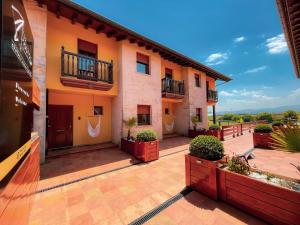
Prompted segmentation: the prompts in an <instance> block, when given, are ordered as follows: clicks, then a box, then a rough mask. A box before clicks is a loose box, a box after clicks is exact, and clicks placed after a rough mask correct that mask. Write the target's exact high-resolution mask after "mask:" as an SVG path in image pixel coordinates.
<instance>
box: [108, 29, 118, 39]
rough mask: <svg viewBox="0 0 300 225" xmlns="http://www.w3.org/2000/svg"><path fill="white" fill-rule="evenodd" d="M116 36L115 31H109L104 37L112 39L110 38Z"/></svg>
mask: <svg viewBox="0 0 300 225" xmlns="http://www.w3.org/2000/svg"><path fill="white" fill-rule="evenodd" d="M116 34H117V31H115V30H110V31H108V32H107V33H106V36H107V37H108V38H110V37H112V36H114V35H116Z"/></svg>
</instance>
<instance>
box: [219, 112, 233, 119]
mask: <svg viewBox="0 0 300 225" xmlns="http://www.w3.org/2000/svg"><path fill="white" fill-rule="evenodd" d="M233 117H234V114H232V113H226V114H224V116H223V117H222V120H233Z"/></svg>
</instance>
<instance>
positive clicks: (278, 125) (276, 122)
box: [272, 120, 283, 127]
mask: <svg viewBox="0 0 300 225" xmlns="http://www.w3.org/2000/svg"><path fill="white" fill-rule="evenodd" d="M272 126H274V127H280V126H283V122H281V121H280V120H276V121H274V122H273V123H272Z"/></svg>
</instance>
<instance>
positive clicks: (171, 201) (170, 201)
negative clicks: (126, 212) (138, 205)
mask: <svg viewBox="0 0 300 225" xmlns="http://www.w3.org/2000/svg"><path fill="white" fill-rule="evenodd" d="M191 192H192V189H191V188H190V187H186V188H184V189H183V190H182V191H181V192H179V193H178V194H177V195H174V196H173V197H172V198H170V199H168V200H167V201H165V202H164V203H162V204H161V205H159V206H158V207H156V208H154V209H152V210H151V211H149V212H147V213H146V214H144V215H142V216H141V217H140V218H137V219H136V220H134V221H133V222H131V223H130V224H129V225H141V224H144V223H146V222H147V221H149V220H150V219H151V218H153V217H154V216H156V215H157V214H158V213H160V212H161V211H163V210H164V209H166V208H168V207H169V206H170V205H172V204H174V203H175V202H177V201H178V200H179V199H181V198H183V197H184V196H186V195H187V194H189V193H191Z"/></svg>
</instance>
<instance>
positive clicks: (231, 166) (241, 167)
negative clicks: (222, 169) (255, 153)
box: [228, 156, 250, 175]
mask: <svg viewBox="0 0 300 225" xmlns="http://www.w3.org/2000/svg"><path fill="white" fill-rule="evenodd" d="M228 170H230V171H232V172H235V173H239V174H243V175H249V173H250V166H249V164H248V163H247V162H246V160H245V159H243V158H241V157H239V156H232V158H231V159H230V160H229V161H228Z"/></svg>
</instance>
